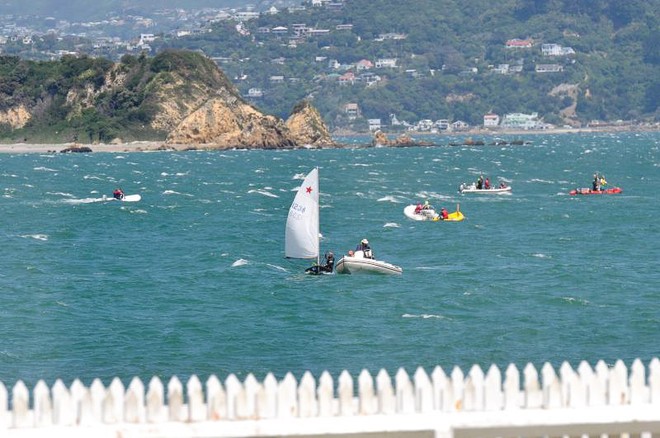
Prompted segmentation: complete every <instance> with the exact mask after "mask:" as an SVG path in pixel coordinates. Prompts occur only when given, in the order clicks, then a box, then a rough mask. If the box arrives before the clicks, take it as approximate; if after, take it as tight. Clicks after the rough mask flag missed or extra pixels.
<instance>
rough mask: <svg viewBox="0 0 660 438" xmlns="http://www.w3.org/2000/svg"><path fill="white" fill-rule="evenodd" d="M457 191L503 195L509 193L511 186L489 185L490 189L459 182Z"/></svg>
mask: <svg viewBox="0 0 660 438" xmlns="http://www.w3.org/2000/svg"><path fill="white" fill-rule="evenodd" d="M458 191H459V193H483V194H485V195H503V194H510V193H511V186H502V185H500V186H499V187H491V188H490V189H478V188H477V185H476V184H475V183H472V184H465V183H463V184H461V185H460V186H459V187H458Z"/></svg>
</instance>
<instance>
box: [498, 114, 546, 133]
mask: <svg viewBox="0 0 660 438" xmlns="http://www.w3.org/2000/svg"><path fill="white" fill-rule="evenodd" d="M539 125H540V122H539V114H538V113H531V114H524V113H509V114H505V115H504V117H503V118H502V125H501V126H502V127H503V128H510V129H537V128H538V127H539Z"/></svg>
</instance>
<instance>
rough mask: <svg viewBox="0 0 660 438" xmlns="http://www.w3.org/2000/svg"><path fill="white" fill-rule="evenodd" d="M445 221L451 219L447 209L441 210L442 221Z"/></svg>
mask: <svg viewBox="0 0 660 438" xmlns="http://www.w3.org/2000/svg"><path fill="white" fill-rule="evenodd" d="M445 219H449V212H448V211H447V209H446V208H445V207H442V210H440V220H442V221H444V220H445Z"/></svg>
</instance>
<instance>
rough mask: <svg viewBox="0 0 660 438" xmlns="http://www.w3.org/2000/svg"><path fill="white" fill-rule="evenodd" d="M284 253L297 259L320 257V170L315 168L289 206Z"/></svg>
mask: <svg viewBox="0 0 660 438" xmlns="http://www.w3.org/2000/svg"><path fill="white" fill-rule="evenodd" d="M284 254H285V256H286V257H291V258H296V259H312V258H315V259H317V260H318V258H319V170H318V168H315V169H313V170H312V171H311V172H309V174H307V177H305V180H304V181H303V183H302V185H301V186H300V188H299V189H298V193H296V197H295V199H294V200H293V203H292V204H291V207H290V208H289V216H288V217H287V219H286V230H285V233H284Z"/></svg>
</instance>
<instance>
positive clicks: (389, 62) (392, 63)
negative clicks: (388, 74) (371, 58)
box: [376, 58, 396, 68]
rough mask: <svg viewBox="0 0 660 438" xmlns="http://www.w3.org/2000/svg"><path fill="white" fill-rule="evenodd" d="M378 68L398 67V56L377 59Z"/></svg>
mask: <svg viewBox="0 0 660 438" xmlns="http://www.w3.org/2000/svg"><path fill="white" fill-rule="evenodd" d="M376 68H396V58H382V59H379V60H377V61H376Z"/></svg>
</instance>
